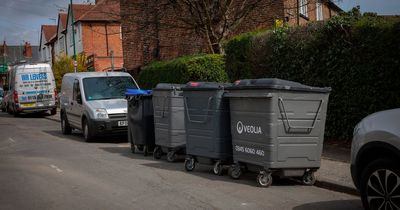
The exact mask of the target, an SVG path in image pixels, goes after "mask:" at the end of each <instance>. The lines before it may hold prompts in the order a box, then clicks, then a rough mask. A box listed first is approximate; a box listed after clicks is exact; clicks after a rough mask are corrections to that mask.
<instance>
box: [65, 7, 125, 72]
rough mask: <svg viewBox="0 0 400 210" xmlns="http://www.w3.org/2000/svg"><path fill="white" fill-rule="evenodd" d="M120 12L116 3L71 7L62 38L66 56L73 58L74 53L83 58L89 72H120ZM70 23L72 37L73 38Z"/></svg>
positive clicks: (121, 60)
mask: <svg viewBox="0 0 400 210" xmlns="http://www.w3.org/2000/svg"><path fill="white" fill-rule="evenodd" d="M119 9H120V6H119V0H98V1H96V3H95V4H94V5H88V4H73V5H72V6H71V5H70V6H69V8H68V14H67V20H66V26H65V29H64V26H62V28H63V29H64V30H66V32H65V36H64V37H65V40H66V43H65V44H66V48H65V49H66V54H67V55H68V56H73V55H74V51H75V53H76V54H84V55H85V56H86V57H87V64H88V66H89V67H88V68H89V70H92V71H93V70H95V71H106V70H110V69H112V68H114V69H119V68H122V67H123V57H122V56H123V53H122V37H121V24H120V15H119V11H120V10H119ZM71 11H72V13H71ZM72 16H73V19H72ZM59 22H62V21H59ZM72 23H73V25H74V33H75V37H73V36H72ZM59 27H60V26H59ZM74 38H75V44H74V42H73V39H74ZM59 40H60V39H59ZM60 49H61V48H60ZM59 53H61V50H59Z"/></svg>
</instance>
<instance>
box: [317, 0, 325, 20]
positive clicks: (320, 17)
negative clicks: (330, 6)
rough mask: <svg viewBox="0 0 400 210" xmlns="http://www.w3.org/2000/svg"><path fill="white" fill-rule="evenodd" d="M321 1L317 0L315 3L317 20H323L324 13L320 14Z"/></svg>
mask: <svg viewBox="0 0 400 210" xmlns="http://www.w3.org/2000/svg"><path fill="white" fill-rule="evenodd" d="M322 6H323V4H322V1H321V0H317V3H316V12H317V20H324V15H323V14H322Z"/></svg>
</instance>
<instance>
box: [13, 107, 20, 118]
mask: <svg viewBox="0 0 400 210" xmlns="http://www.w3.org/2000/svg"><path fill="white" fill-rule="evenodd" d="M13 114H14V117H19V114H20V113H19V111H18V110H17V109H15V107H14V109H13Z"/></svg>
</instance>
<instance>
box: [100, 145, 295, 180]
mask: <svg viewBox="0 0 400 210" xmlns="http://www.w3.org/2000/svg"><path fill="white" fill-rule="evenodd" d="M99 149H102V150H104V151H107V152H110V153H113V154H120V155H121V156H123V157H127V158H131V159H136V160H152V162H147V163H142V164H141V165H143V166H147V167H151V168H157V169H162V170H168V171H182V172H186V171H185V169H184V157H183V158H182V159H180V161H177V162H174V163H170V162H167V161H166V157H165V156H163V157H162V159H160V160H154V159H153V156H152V154H150V155H149V156H144V155H143V153H141V152H138V153H135V154H133V153H132V152H131V149H130V148H129V147H99ZM212 168H213V166H212V165H205V164H197V165H196V168H195V170H194V171H192V172H186V173H188V174H191V175H194V176H199V177H201V178H206V179H210V180H213V181H224V182H229V183H235V184H243V185H247V186H256V177H257V174H256V173H251V172H247V173H244V174H243V175H242V176H241V177H240V179H239V180H233V179H231V178H230V177H229V175H228V173H227V171H228V168H226V170H225V171H224V174H223V176H217V175H214V174H213V172H212ZM293 185H299V182H298V181H297V180H294V179H278V178H275V179H274V182H273V184H272V186H293Z"/></svg>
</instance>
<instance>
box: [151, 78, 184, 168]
mask: <svg viewBox="0 0 400 210" xmlns="http://www.w3.org/2000/svg"><path fill="white" fill-rule="evenodd" d="M183 86H185V85H182V84H165V83H160V84H158V85H157V87H156V88H154V89H153V108H154V129H155V143H156V147H155V148H154V152H153V156H154V158H155V159H160V158H161V157H162V155H163V154H165V153H167V160H168V161H169V162H174V161H175V160H176V159H177V158H178V157H179V156H178V155H180V154H185V150H186V133H185V108H184V105H183V92H182V90H181V88H182V87H183Z"/></svg>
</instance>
